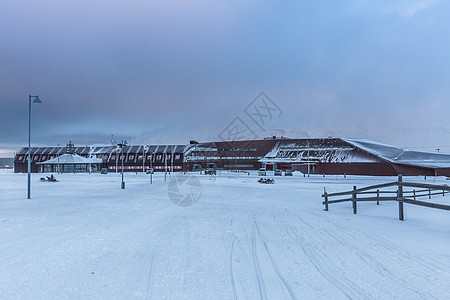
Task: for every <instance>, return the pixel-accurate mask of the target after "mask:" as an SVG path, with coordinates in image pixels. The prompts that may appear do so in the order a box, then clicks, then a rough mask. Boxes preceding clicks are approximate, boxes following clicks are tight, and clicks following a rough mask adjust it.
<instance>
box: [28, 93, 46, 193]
mask: <svg viewBox="0 0 450 300" xmlns="http://www.w3.org/2000/svg"><path fill="white" fill-rule="evenodd" d="M31 98H34V100H33V103H42V101H41V99H39V96H37V95H36V96H32V95H28V197H27V198H28V199H31Z"/></svg>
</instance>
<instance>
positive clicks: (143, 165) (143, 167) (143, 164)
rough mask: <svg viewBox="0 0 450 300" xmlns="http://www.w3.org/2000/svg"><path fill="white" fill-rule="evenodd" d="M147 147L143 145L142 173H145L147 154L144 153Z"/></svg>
mask: <svg viewBox="0 0 450 300" xmlns="http://www.w3.org/2000/svg"><path fill="white" fill-rule="evenodd" d="M144 150H145V147H144V145H142V173H145V154H144Z"/></svg>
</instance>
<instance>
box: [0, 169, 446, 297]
mask: <svg viewBox="0 0 450 300" xmlns="http://www.w3.org/2000/svg"><path fill="white" fill-rule="evenodd" d="M191 175H193V174H188V175H185V176H191ZM194 176H196V178H197V179H198V180H199V183H200V186H199V187H200V188H199V189H196V191H195V192H196V195H200V198H199V199H198V202H197V203H195V204H194V205H193V206H190V207H179V206H176V205H174V204H173V203H172V201H170V199H169V197H168V192H167V187H168V183H169V181H170V180H171V178H170V177H169V178H168V180H167V182H165V181H164V177H163V175H162V174H156V175H155V176H154V182H153V184H152V185H150V184H149V177H148V175H144V174H125V181H126V189H125V190H121V189H120V176H119V175H118V174H108V175H100V174H90V175H89V174H64V175H57V176H56V177H57V179H59V180H60V182H57V183H47V182H39V177H41V175H39V174H38V175H33V183H32V186H33V189H32V199H31V200H27V199H26V182H27V181H26V174H13V173H12V172H11V171H0V298H1V299H17V298H22V299H69V298H70V299H150V298H151V299H316V298H328V299H346V298H354V299H371V298H383V299H395V298H402V299H445V298H447V299H448V298H449V295H450V213H449V212H445V211H439V210H434V209H429V208H424V207H414V206H410V205H407V204H405V218H406V221H404V222H401V221H398V219H397V217H398V216H397V213H398V209H397V205H396V204H395V203H381V205H380V206H377V205H376V204H375V203H362V204H359V205H358V215H353V214H352V210H351V204H350V203H342V204H334V205H330V211H329V212H324V211H323V205H322V204H321V202H322V198H321V194H322V191H323V187H327V191H328V192H337V191H344V190H349V189H351V187H352V186H353V185H357V186H358V187H360V186H366V185H371V184H376V183H381V182H387V181H393V180H395V178H386V177H385V178H375V177H351V176H348V177H347V178H346V179H344V178H342V177H336V176H328V177H326V178H323V177H322V176H313V177H311V178H304V177H303V176H301V175H300V174H298V173H296V174H295V175H294V176H293V177H275V179H276V183H275V184H273V185H264V184H259V183H257V182H256V180H257V179H258V177H257V176H256V174H251V175H250V176H248V175H247V174H234V173H229V172H220V173H219V174H218V175H217V176H216V177H212V176H206V175H197V174H194ZM172 177H173V178H175V176H174V175H172ZM404 180H405V181H420V182H423V181H424V180H423V178H418V177H415V178H410V177H405V178H404ZM445 181H446V180H444V179H443V178H438V179H436V182H445ZM426 182H428V183H431V182H433V179H428V180H427V181H426ZM446 183H448V181H447V182H446ZM172 192H173V191H172ZM188 192H189V189H188V188H187V185H186V184H185V185H183V186H182V187H181V188H180V191H179V193H180V195H183V194H184V193H188ZM175 194H176V193H175ZM195 200H197V199H195ZM436 200H439V201H444V202H447V203H450V196H446V197H442V196H441V197H440V199H438V197H436Z"/></svg>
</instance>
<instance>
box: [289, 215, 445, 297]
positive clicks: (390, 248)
mask: <svg viewBox="0 0 450 300" xmlns="http://www.w3.org/2000/svg"><path fill="white" fill-rule="evenodd" d="M291 214H292V215H294V216H295V217H296V218H297V219H298V220H300V221H301V222H302V223H303V224H305V225H306V226H309V227H312V225H311V224H309V223H308V222H306V221H305V220H304V219H303V218H301V217H300V216H298V215H297V214H294V213H291ZM318 217H319V219H320V221H322V224H323V223H324V221H325V222H327V223H331V224H333V225H336V227H337V228H339V230H340V235H339V237H340V239H338V238H337V237H336V235H335V234H333V233H332V232H331V231H330V230H328V229H320V232H321V235H323V234H325V235H326V236H328V238H329V239H330V240H334V241H335V242H336V243H339V244H341V245H342V246H344V247H348V248H351V250H353V252H354V253H355V254H356V255H357V256H358V257H359V258H360V259H361V260H362V261H364V263H366V264H367V265H368V266H370V267H371V268H372V269H375V270H377V271H378V272H379V273H380V274H382V275H383V276H387V277H389V278H390V279H392V280H394V281H395V282H397V284H399V285H401V286H403V287H404V288H405V289H407V290H412V291H414V292H416V293H417V294H419V295H420V296H421V297H423V298H427V299H432V298H433V299H435V298H436V297H435V296H433V295H431V294H429V293H427V292H424V291H422V290H420V289H418V288H417V287H416V286H414V285H412V284H411V283H409V282H408V281H407V280H406V279H404V278H403V277H400V276H397V275H396V274H395V273H393V272H392V271H390V269H389V267H388V266H386V265H385V264H384V263H383V262H381V261H379V260H378V259H377V258H375V257H374V256H373V255H371V254H369V253H368V252H367V251H365V250H364V249H371V248H373V247H374V246H380V247H382V248H384V249H385V250H386V252H387V253H386V254H385V255H384V256H385V257H389V256H392V254H393V253H395V254H396V256H397V255H398V256H399V257H401V259H403V260H406V261H408V262H409V265H410V264H411V263H413V264H414V263H415V264H417V265H419V266H421V267H422V268H424V269H427V270H429V272H430V273H432V274H434V273H435V272H436V270H439V269H440V270H441V271H440V272H443V273H444V274H445V273H447V272H448V270H442V266H440V265H438V266H436V265H435V264H433V262H435V263H436V264H437V261H436V260H434V259H432V258H430V259H428V258H427V257H425V256H423V257H420V258H419V257H417V256H414V255H412V254H411V253H408V252H407V249H403V248H401V247H399V246H396V245H394V244H393V243H391V242H389V241H388V240H386V239H384V238H382V237H379V236H377V235H371V234H368V233H357V234H358V236H357V239H358V241H360V242H363V243H364V244H366V245H367V247H363V248H362V247H356V246H354V245H353V244H352V243H353V240H354V239H355V235H351V234H349V233H348V230H347V229H345V228H343V227H342V226H339V225H337V224H334V223H333V222H331V221H328V219H326V218H324V217H323V216H320V215H318ZM310 221H311V222H312V223H316V225H317V223H318V222H317V221H315V222H314V221H312V220H310ZM321 228H326V226H321ZM316 230H317V229H316ZM343 239H344V240H346V241H345V242H344V241H343ZM405 250H406V251H405ZM428 260H430V261H431V262H430V261H428ZM431 266H433V267H431ZM426 279H428V278H426ZM429 283H430V284H434V285H435V286H436V288H438V289H439V288H441V286H439V283H434V281H430V282H429Z"/></svg>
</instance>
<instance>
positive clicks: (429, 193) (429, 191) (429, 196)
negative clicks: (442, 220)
mask: <svg viewBox="0 0 450 300" xmlns="http://www.w3.org/2000/svg"><path fill="white" fill-rule="evenodd" d="M428 199H431V188H429V189H428Z"/></svg>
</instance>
